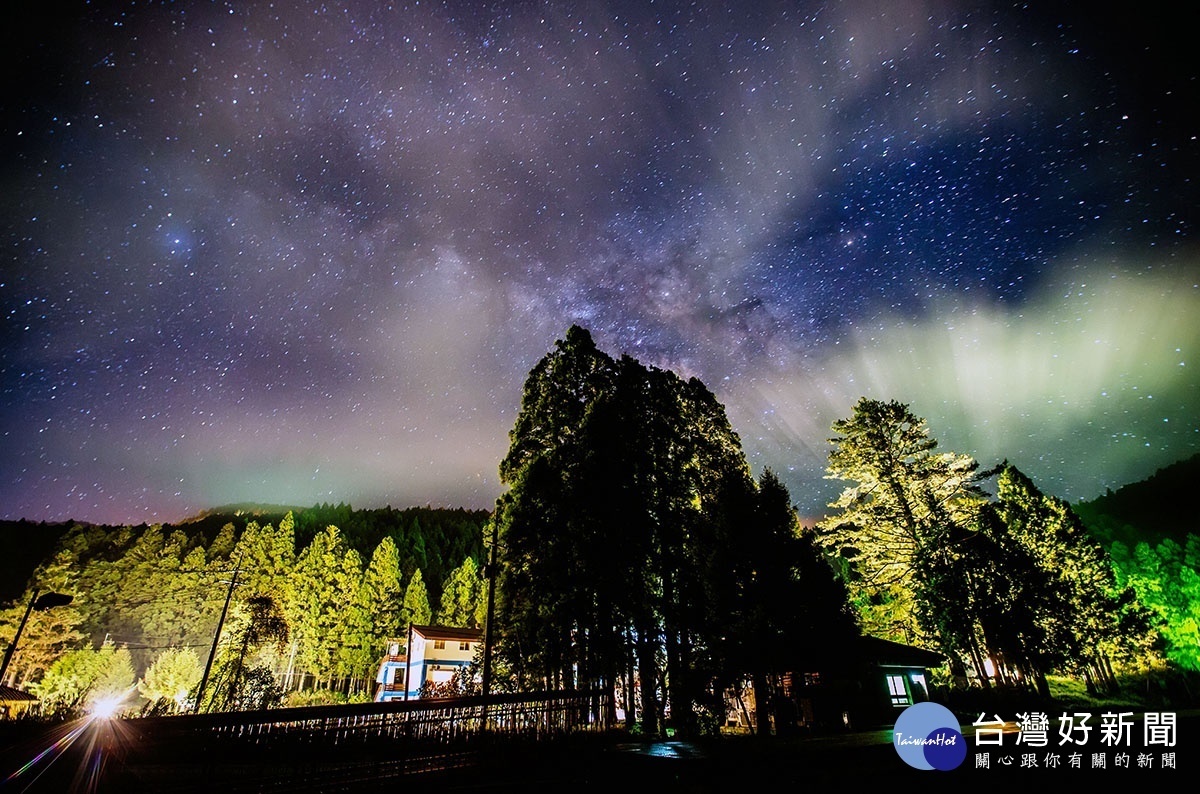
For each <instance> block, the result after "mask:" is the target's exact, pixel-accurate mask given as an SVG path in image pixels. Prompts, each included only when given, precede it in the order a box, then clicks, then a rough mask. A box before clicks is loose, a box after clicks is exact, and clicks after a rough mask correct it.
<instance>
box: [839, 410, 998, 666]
mask: <svg viewBox="0 0 1200 794" xmlns="http://www.w3.org/2000/svg"><path fill="white" fill-rule="evenodd" d="M833 431H834V432H835V433H837V434H838V435H837V436H836V437H834V438H832V439H830V443H831V444H832V445H833V449H832V450H831V451H830V453H829V462H828V466H827V469H826V477H827V478H829V479H836V480H844V481H848V482H850V483H851V484H850V485H848V486H846V487H845V488H844V489H843V490H842V493H841V495H840V496H839V497H838V499H837V501H835V502H834V503H833V504H831V505H830V507H832V508H834V511H835V512H833V513H832V514H831V515H830V516H829V518H827V519H826V520H825V521H823V522H821V523H820V524H818V533H819V535H818V537H819V538H820V542H821V544H822V545H823V546H824V547H825V548H826V549H828V550H829V551H830V552H832V553H834V554H836V555H837V556H838V557H840V558H841V560H842V561H843V565H844V566H845V569H846V571H847V581H848V583H849V586H850V588H851V592H852V594H853V596H854V598H855V600H856V602H857V603H858V604H859V605H860V608H861V611H862V613H863V620H864V629H865V630H867V631H868V633H871V634H876V635H878V636H883V637H887V638H889V639H893V640H897V641H900V642H911V641H913V640H915V639H917V638H919V637H921V636H922V635H923V633H924V632H922V630H921V628H920V626H919V625H918V623H917V620H916V615H915V613H914V611H913V602H912V593H913V585H914V581H913V576H914V570H915V563H916V561H917V559H919V558H921V557H923V556H924V555H926V554H927V553H928V552H929V550H930V548H931V547H932V546H933V545H935V544H936V543H938V542H940V539H941V538H943V537H944V535H945V533H946V532H947V531H948V530H949V528H950V527H951V526H953V525H956V524H962V523H964V522H966V521H969V520H970V519H971V517H972V516H973V515H974V513H975V511H976V510H977V509H978V506H979V505H980V504H981V503H982V502H983V498H984V497H983V494H982V492H981V491H980V490H979V488H978V486H977V485H976V483H975V474H976V470H977V469H978V464H977V463H976V462H975V461H974V460H973V459H972V458H970V457H968V456H965V455H959V454H955V453H950V452H938V451H937V441H936V440H934V439H933V438H932V437H931V436H930V435H929V432H928V428H927V426H926V424H925V420H924V419H921V418H919V417H917V416H916V415H914V414H913V413H912V411H911V410H910V409H909V407H908V406H907V405H904V404H902V403H898V402H896V401H894V400H893V401H890V402H882V401H879V400H869V399H867V398H865V397H864V398H862V399H861V400H859V401H858V403H857V404H856V405H855V406H854V411H853V414H852V416H851V417H850V418H848V419H841V420H838V421H836V422H834V424H833Z"/></svg>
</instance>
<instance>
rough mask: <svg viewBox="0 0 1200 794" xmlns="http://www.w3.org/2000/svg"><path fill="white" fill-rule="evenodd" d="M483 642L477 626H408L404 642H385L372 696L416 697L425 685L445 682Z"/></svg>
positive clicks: (382, 698) (389, 698)
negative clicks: (470, 627)
mask: <svg viewBox="0 0 1200 794" xmlns="http://www.w3.org/2000/svg"><path fill="white" fill-rule="evenodd" d="M482 642H483V632H482V631H480V630H479V629H465V628H458V627H455V626H411V627H410V628H409V632H408V637H407V640H406V642H404V643H403V644H402V643H401V641H400V640H399V639H394V640H392V641H390V642H389V643H388V652H387V654H386V655H385V656H384V657H383V659H382V660H380V663H379V671H378V673H377V674H376V676H375V683H376V685H377V688H376V691H375V700H376V701H377V702H380V703H384V702H388V701H392V700H415V699H416V698H419V697H420V696H421V692H422V689H424V688H426V685H429V686H430V687H434V686H438V685H445V684H448V683H449V682H450V680H451V679H452V678H453V677H454V674H455V673H456V672H459V671H460V670H463V669H464V668H466V667H467V666H468V665H470V664H471V661H472V660H473V659H474V658H475V651H476V649H477V648H478V647H479V645H480V644H481V643H482ZM402 648H403V649H404V651H405V652H403V653H402V652H401V649H402Z"/></svg>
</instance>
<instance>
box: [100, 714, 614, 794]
mask: <svg viewBox="0 0 1200 794" xmlns="http://www.w3.org/2000/svg"><path fill="white" fill-rule="evenodd" d="M612 705H613V704H612V703H611V701H610V699H609V698H608V697H607V695H606V694H605V693H601V692H539V693H532V694H519V695H518V694H498V695H491V696H489V697H488V698H486V699H485V698H483V697H482V696H473V697H461V698H444V699H428V700H409V701H393V702H390V703H359V704H351V705H344V706H310V707H303V708H289V709H272V710H268V711H257V712H237V713H225V714H199V715H184V716H176V717H151V718H141V719H128V720H112V721H108V723H107V724H102V723H97V724H96V725H95V726H94V727H95V729H96V731H97V737H96V739H97V741H96V743H95V746H97V747H100V748H101V757H102V763H101V767H100V768H99V769H98V770H95V771H96V772H98V773H99V774H98V776H97V777H96V780H97V782H98V783H99V784H100V785H97V786H95V788H96V789H97V790H112V791H127V790H129V791H132V790H146V791H198V790H201V789H204V790H210V791H211V790H218V791H222V792H230V791H276V790H310V789H309V788H308V787H309V786H312V787H314V788H312V789H311V790H321V783H322V781H325V783H327V784H330V785H332V784H334V783H336V784H337V785H340V786H344V785H348V784H349V783H352V782H353V781H354V780H358V779H361V780H363V781H366V780H380V779H387V778H392V777H397V776H401V775H408V774H411V773H415V772H421V771H430V770H439V769H448V768H454V767H461V766H467V765H470V764H473V763H475V762H476V761H477V760H478V758H479V755H480V752H481V751H482V750H483V749H484V748H485V747H487V748H492V749H493V750H494V749H495V748H497V747H501V748H503V747H505V746H512V747H517V746H519V745H521V744H529V743H541V742H546V741H552V740H555V739H560V738H563V737H566V736H570V735H576V734H581V733H602V732H605V731H607V730H608V729H609V728H611V727H612V721H613V708H612Z"/></svg>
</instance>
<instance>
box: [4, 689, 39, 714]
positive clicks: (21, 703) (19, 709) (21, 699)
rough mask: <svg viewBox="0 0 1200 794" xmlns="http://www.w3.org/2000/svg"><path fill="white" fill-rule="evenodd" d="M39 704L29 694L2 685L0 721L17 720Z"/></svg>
mask: <svg viewBox="0 0 1200 794" xmlns="http://www.w3.org/2000/svg"><path fill="white" fill-rule="evenodd" d="M37 703H38V699H37V698H35V697H34V696H33V695H31V694H29V693H28V692H25V691H23V690H20V689H17V688H16V687H11V686H4V685H2V684H0V720H15V719H16V718H18V717H20V716H21V715H23V714H24V713H25V712H26V711H28V710H29V709H31V708H33V707H34V706H36V705H37Z"/></svg>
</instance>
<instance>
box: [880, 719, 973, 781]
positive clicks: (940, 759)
mask: <svg viewBox="0 0 1200 794" xmlns="http://www.w3.org/2000/svg"><path fill="white" fill-rule="evenodd" d="M892 746H893V747H895V748H896V752H897V753H898V754H899V755H900V758H901V759H903V761H904V763H906V764H908V765H909V766H911V767H913V768H914V769H939V770H941V771H943V772H949V771H950V770H951V769H957V768H958V766H959V765H960V764H962V762H963V761H964V760H965V759H966V757H967V741H966V739H964V738H963V735H962V733H961V732H959V730H958V718H957V717H955V716H954V712H952V711H950V709H948V708H946V707H945V706H942V705H940V704H938V703H929V702H926V703H916V704H914V705H912V706H909V707H908V708H906V709H905V710H904V711H903V712H901V713H900V718H899V719H898V720H896V727H895V728H894V729H893V731H892Z"/></svg>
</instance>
